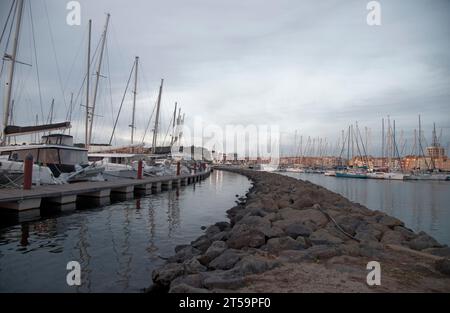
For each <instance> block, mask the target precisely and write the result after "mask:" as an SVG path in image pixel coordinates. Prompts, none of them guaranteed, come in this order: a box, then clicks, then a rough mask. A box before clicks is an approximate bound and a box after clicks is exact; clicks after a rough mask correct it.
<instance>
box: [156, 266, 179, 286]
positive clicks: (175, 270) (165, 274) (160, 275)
mask: <svg viewBox="0 0 450 313" xmlns="http://www.w3.org/2000/svg"><path fill="white" fill-rule="evenodd" d="M183 274H184V265H183V264H181V263H167V264H165V265H164V266H162V267H161V268H159V269H157V270H154V271H153V272H152V279H153V282H154V283H155V284H158V285H161V286H169V285H170V282H171V281H172V280H174V279H175V278H177V277H178V276H181V275H183Z"/></svg>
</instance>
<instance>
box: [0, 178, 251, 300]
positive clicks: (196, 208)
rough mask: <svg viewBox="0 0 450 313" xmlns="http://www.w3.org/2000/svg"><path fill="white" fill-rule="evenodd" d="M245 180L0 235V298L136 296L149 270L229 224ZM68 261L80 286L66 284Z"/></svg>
mask: <svg viewBox="0 0 450 313" xmlns="http://www.w3.org/2000/svg"><path fill="white" fill-rule="evenodd" d="M250 186H251V185H250V182H249V181H248V179H247V178H246V177H244V176H241V175H238V174H234V173H227V172H222V171H214V172H213V173H211V175H210V176H209V177H208V178H207V179H206V180H204V181H201V182H199V183H196V184H191V185H188V186H186V187H182V188H179V189H173V190H171V191H167V192H162V193H159V194H154V195H151V196H146V197H142V198H140V199H133V200H129V201H124V202H115V203H114V202H113V203H112V204H110V205H107V206H104V207H101V208H98V207H93V208H87V207H86V204H80V205H79V208H83V210H77V211H75V212H72V213H67V214H61V215H59V216H53V217H48V218H46V219H42V220H40V221H36V222H29V223H27V224H21V225H15V226H10V227H7V228H3V229H1V230H0V269H1V271H0V291H3V292H19V291H23V292H37V291H39V292H44V291H45V292H51V291H53V292H108V291H109V292H139V291H141V290H142V288H146V287H149V285H150V284H151V273H152V270H153V269H154V268H155V267H156V266H158V265H161V264H162V263H163V262H164V260H163V258H161V257H167V256H170V255H172V254H173V252H174V247H175V246H176V245H179V244H187V243H189V242H190V241H192V240H194V239H195V238H197V237H198V236H199V235H201V233H202V232H203V231H202V230H201V226H208V225H211V224H214V223H216V222H218V221H224V220H227V219H226V213H225V211H226V210H227V209H229V208H231V207H232V206H234V204H235V203H234V201H235V199H236V198H235V195H236V194H239V195H244V194H245V193H246V192H247V190H248V189H249V188H250ZM69 261H78V262H79V263H80V265H81V269H82V274H81V281H82V284H81V286H79V287H70V286H68V285H67V283H66V275H67V273H68V271H67V270H66V266H67V263H68V262H69Z"/></svg>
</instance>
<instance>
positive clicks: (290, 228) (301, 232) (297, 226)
mask: <svg viewBox="0 0 450 313" xmlns="http://www.w3.org/2000/svg"><path fill="white" fill-rule="evenodd" d="M284 231H285V233H286V235H288V236H291V237H292V238H294V239H296V238H297V237H298V236H302V237H305V236H306V237H307V236H309V235H311V232H312V230H311V228H309V227H307V226H305V224H303V223H301V222H293V223H291V224H289V225H287V226H286V227H285V228H284Z"/></svg>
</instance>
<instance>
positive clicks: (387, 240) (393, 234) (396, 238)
mask: <svg viewBox="0 0 450 313" xmlns="http://www.w3.org/2000/svg"><path fill="white" fill-rule="evenodd" d="M404 241H405V237H404V236H403V234H402V233H401V232H399V231H394V230H388V231H386V232H385V233H384V234H383V236H382V237H381V243H384V244H395V245H401V244H403V242H404Z"/></svg>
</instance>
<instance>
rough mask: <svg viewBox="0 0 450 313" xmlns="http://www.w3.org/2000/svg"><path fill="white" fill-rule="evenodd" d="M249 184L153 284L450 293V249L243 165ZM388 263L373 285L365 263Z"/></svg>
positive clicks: (305, 185)
mask: <svg viewBox="0 0 450 313" xmlns="http://www.w3.org/2000/svg"><path fill="white" fill-rule="evenodd" d="M215 170H225V171H230V172H234V173H237V174H241V175H244V176H246V177H247V178H248V179H249V180H250V181H251V182H252V187H251V188H250V189H249V190H248V192H247V193H246V195H245V198H244V197H241V198H239V201H238V202H237V205H236V206H234V207H233V208H231V209H229V210H227V216H228V218H229V222H217V223H215V224H214V225H211V226H209V227H207V228H206V230H205V233H204V235H201V236H200V237H198V238H197V239H196V240H194V241H192V242H191V243H190V244H187V245H181V246H177V247H175V255H173V256H171V257H169V258H168V260H167V261H166V263H165V264H164V265H163V266H161V267H160V268H158V269H156V270H155V271H153V274H152V280H153V286H152V287H151V288H150V291H151V292H159V291H163V292H167V291H168V292H175V293H177V292H420V291H423V292H450V270H449V268H450V265H449V263H450V259H449V258H450V248H449V247H448V246H446V245H441V244H440V243H438V242H437V241H436V240H435V239H434V238H432V237H431V236H429V235H428V234H426V233H424V232H419V233H415V232H413V231H412V230H410V229H408V228H406V227H405V226H404V223H403V222H402V221H400V220H398V219H396V218H394V217H391V216H389V215H387V214H385V213H383V212H380V211H372V210H370V209H368V208H366V207H364V206H362V205H360V204H358V203H354V202H351V201H350V200H348V199H346V198H344V197H343V196H341V195H339V194H337V193H334V192H332V191H329V190H328V189H325V188H324V187H321V186H318V185H315V184H312V183H310V182H307V181H302V180H298V179H295V178H292V177H288V176H283V175H278V174H274V173H268V172H259V171H253V170H246V169H237V168H223V167H222V168H221V167H219V168H216V169H215ZM370 261H377V262H379V263H380V266H381V273H382V274H381V281H382V282H381V285H379V286H368V284H367V282H366V277H367V274H368V273H369V270H367V263H368V262H370Z"/></svg>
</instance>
